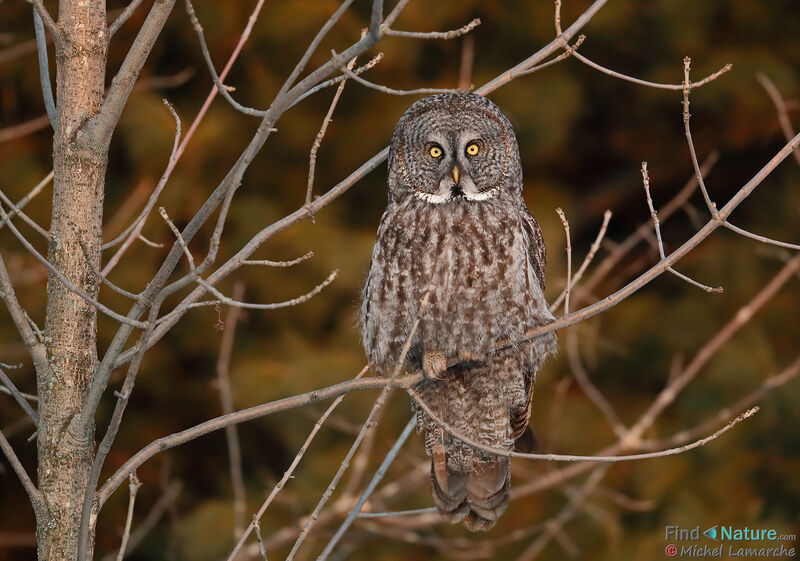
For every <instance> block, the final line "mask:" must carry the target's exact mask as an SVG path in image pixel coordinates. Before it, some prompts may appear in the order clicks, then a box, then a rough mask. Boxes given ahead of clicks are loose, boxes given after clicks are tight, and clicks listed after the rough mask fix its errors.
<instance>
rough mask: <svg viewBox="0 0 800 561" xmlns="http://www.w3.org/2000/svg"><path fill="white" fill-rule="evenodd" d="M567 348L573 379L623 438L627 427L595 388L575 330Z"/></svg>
mask: <svg viewBox="0 0 800 561" xmlns="http://www.w3.org/2000/svg"><path fill="white" fill-rule="evenodd" d="M566 347H567V360H568V361H569V366H570V370H571V371H572V375H573V377H574V378H575V380H576V381H577V382H578V385H579V386H580V387H581V389H582V390H583V393H585V394H586V396H587V397H588V398H589V399H590V400H591V401H592V403H594V404H595V406H596V407H597V409H598V410H599V411H600V412H601V413H602V414H603V417H605V419H606V422H607V423H608V424H609V426H610V427H611V429H612V430H613V431H614V434H615V435H617V437H618V438H622V437H623V435H624V434H625V431H626V428H625V425H624V424H622V421H620V419H619V416H617V413H616V412H615V411H614V408H613V407H612V406H611V404H610V403H609V402H608V400H607V399H606V398H605V396H604V395H603V394H602V392H601V391H600V390H599V389H597V386H595V385H594V384H593V383H592V381H591V379H590V378H589V374H588V373H587V372H586V369H585V368H584V366H583V362H582V361H581V355H580V349H579V348H578V336H577V333H576V332H575V329H571V330H569V331H567V336H566Z"/></svg>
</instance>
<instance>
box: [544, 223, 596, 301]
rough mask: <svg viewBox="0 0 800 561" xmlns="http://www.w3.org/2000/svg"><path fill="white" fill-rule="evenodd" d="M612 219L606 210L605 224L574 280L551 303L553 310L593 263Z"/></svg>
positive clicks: (573, 277) (573, 276)
mask: <svg viewBox="0 0 800 561" xmlns="http://www.w3.org/2000/svg"><path fill="white" fill-rule="evenodd" d="M610 220H611V211H610V210H606V211H605V212H604V213H603V224H602V225H601V226H600V230H599V231H598V232H597V236H596V237H595V239H594V241H593V242H592V245H591V246H589V253H587V254H586V257H584V259H583V263H581V266H580V267H578V270H577V271H576V272H575V274H574V275H572V282H571V283H570V284H569V285H568V286H566V287H564V290H562V291H561V294H559V295H558V298H556V299H555V301H553V303H552V304H550V311H551V312H554V311H555V310H556V309H557V308H558V305H559V304H561V302H562V301H563V300H564V298H565V297H566V295H567V289H568V288H569V289H570V290H572V289H573V288H575V285H577V284H578V283H579V282H580V280H581V279H582V278H583V273H585V272H586V269H587V268H588V267H589V265H590V264H591V262H592V260H593V259H594V256H595V254H596V253H597V251H598V250H599V249H600V244H601V243H602V242H603V238H604V237H605V235H606V230H607V229H608V222H609V221H610Z"/></svg>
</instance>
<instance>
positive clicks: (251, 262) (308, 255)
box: [242, 251, 314, 267]
mask: <svg viewBox="0 0 800 561" xmlns="http://www.w3.org/2000/svg"><path fill="white" fill-rule="evenodd" d="M312 257H314V252H313V251H309V252H308V253H306V254H305V255H303V256H302V257H298V258H297V259H290V260H288V261H270V260H269V259H257V260H253V259H249V260H248V259H245V260H243V261H242V265H264V266H267V267H291V266H293V265H297V264H299V263H302V262H303V261H307V260H309V259H311V258H312Z"/></svg>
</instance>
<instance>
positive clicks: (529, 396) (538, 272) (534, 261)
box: [511, 207, 547, 452]
mask: <svg viewBox="0 0 800 561" xmlns="http://www.w3.org/2000/svg"><path fill="white" fill-rule="evenodd" d="M522 226H523V228H524V230H525V234H526V235H527V237H528V259H529V263H528V266H529V267H530V268H531V269H532V270H533V273H534V275H535V276H536V280H538V281H539V287H540V288H541V289H542V292H544V266H545V262H546V259H547V256H546V254H545V245H544V238H543V237H542V229H541V228H539V224H538V223H537V222H536V219H535V218H534V217H533V215H532V214H531V212H530V211H529V210H528V209H527V208H526V207H523V210H522ZM533 374H534V373H533V372H527V371H526V372H524V373H523V379H524V383H525V402H524V403H522V404H519V405H518V406H517V407H516V408H514V409H512V410H511V430H512V432H513V434H514V449H515V450H516V451H517V452H530V451H532V450H533V448H534V446H535V438H534V436H533V433H532V432H531V429H530V427H529V426H528V422H529V421H530V418H531V406H532V405H533V382H534V380H533Z"/></svg>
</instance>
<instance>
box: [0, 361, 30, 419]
mask: <svg viewBox="0 0 800 561" xmlns="http://www.w3.org/2000/svg"><path fill="white" fill-rule="evenodd" d="M0 382H2V383H3V386H5V388H4V389H7V390H8V391H9V393H10V394H11V396H12V397H13V398H14V400H16V402H17V403H19V406H20V407H22V410H23V411H25V413H26V414H27V415H28V417H30V418H31V421H33V425H34V426H35V427H37V428H38V427H39V414H38V413H36V411H34V410H33V407H31V406H30V404H29V403H28V401H27V400H26V399H25V396H24V395H23V394H22V393H21V392H20V391H19V390H18V389H17V386H15V385H14V382H12V381H11V378H9V377H8V375H7V374H6V373H5V372H4V371H3V369H2V368H0Z"/></svg>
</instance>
